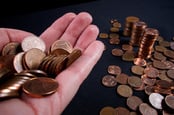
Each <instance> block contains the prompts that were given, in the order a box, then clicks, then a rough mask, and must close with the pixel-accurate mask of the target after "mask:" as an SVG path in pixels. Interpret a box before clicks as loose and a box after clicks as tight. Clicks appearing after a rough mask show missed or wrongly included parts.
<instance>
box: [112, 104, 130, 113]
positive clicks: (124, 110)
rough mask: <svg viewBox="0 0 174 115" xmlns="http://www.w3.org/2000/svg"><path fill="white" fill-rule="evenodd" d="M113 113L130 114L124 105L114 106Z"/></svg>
mask: <svg viewBox="0 0 174 115" xmlns="http://www.w3.org/2000/svg"><path fill="white" fill-rule="evenodd" d="M114 115H130V111H129V110H128V109H127V108H125V107H121V106H119V107H116V108H115V114H114Z"/></svg>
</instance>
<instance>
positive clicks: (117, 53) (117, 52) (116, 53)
mask: <svg viewBox="0 0 174 115" xmlns="http://www.w3.org/2000/svg"><path fill="white" fill-rule="evenodd" d="M123 53H124V52H123V50H121V49H119V48H114V49H112V55H114V56H122V55H123Z"/></svg>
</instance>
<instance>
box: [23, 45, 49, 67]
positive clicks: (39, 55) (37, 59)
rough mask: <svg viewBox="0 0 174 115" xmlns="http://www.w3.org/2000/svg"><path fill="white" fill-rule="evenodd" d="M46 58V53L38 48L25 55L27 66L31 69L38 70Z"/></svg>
mask: <svg viewBox="0 0 174 115" xmlns="http://www.w3.org/2000/svg"><path fill="white" fill-rule="evenodd" d="M45 56H46V53H45V52H43V51H42V50H40V49H38V48H32V49H29V50H28V51H26V52H25V54H24V60H25V65H26V66H27V67H28V68H29V69H38V67H39V65H40V63H41V62H42V60H43V59H44V57H45Z"/></svg>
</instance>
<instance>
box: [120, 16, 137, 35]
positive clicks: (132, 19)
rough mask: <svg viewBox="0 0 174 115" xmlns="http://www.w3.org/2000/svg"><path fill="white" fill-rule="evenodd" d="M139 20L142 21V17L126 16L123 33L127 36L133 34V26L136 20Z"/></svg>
mask: <svg viewBox="0 0 174 115" xmlns="http://www.w3.org/2000/svg"><path fill="white" fill-rule="evenodd" d="M137 21H140V19H139V18H138V17H136V16H128V17H126V20H125V25H124V26H125V27H124V30H123V35H124V36H126V37H130V36H131V33H132V27H133V23H134V22H137Z"/></svg>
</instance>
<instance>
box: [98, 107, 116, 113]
mask: <svg viewBox="0 0 174 115" xmlns="http://www.w3.org/2000/svg"><path fill="white" fill-rule="evenodd" d="M114 112H115V109H114V108H113V107H111V106H105V107H103V108H102V109H101V110H100V115H114Z"/></svg>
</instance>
